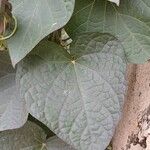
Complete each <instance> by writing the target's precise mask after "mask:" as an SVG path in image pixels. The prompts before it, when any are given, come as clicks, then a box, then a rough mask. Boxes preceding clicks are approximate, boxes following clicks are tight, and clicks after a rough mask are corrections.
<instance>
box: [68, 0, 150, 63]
mask: <svg viewBox="0 0 150 150" xmlns="http://www.w3.org/2000/svg"><path fill="white" fill-rule="evenodd" d="M149 16H150V1H149V0H121V1H120V5H119V7H117V6H116V5H115V4H113V3H111V2H109V1H107V0H82V1H80V0H76V8H75V12H74V14H73V17H72V19H71V20H70V22H69V23H68V26H67V27H66V30H67V31H68V34H69V35H70V37H71V38H72V39H74V37H75V36H77V35H79V34H80V33H83V32H101V33H105V32H106V33H110V34H112V35H114V36H116V37H117V38H118V39H119V41H120V42H121V43H122V45H123V47H124V50H125V53H126V56H127V59H128V61H129V62H131V63H144V62H145V61H147V60H148V59H149V58H150V17H149Z"/></svg>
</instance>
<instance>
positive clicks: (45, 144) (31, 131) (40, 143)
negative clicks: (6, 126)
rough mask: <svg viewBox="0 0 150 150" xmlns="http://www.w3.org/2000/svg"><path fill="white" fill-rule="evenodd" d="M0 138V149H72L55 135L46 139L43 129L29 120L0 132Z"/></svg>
mask: <svg viewBox="0 0 150 150" xmlns="http://www.w3.org/2000/svg"><path fill="white" fill-rule="evenodd" d="M0 139H1V140H0V149H1V150H73V149H72V148H71V147H70V146H69V145H67V144H65V143H64V142H63V141H61V140H60V139H58V138H57V137H56V136H55V137H52V138H49V139H48V141H46V135H45V133H44V131H43V130H42V129H41V128H40V127H39V126H37V125H36V124H34V123H32V122H29V121H28V122H27V123H26V124H25V125H24V126H23V127H22V128H20V129H17V130H10V131H3V132H0ZM60 146H61V147H60Z"/></svg>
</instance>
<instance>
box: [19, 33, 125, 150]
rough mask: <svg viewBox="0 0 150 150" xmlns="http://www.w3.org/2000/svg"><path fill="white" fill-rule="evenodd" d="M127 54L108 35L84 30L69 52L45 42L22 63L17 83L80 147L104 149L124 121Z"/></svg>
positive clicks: (34, 109)
mask: <svg viewBox="0 0 150 150" xmlns="http://www.w3.org/2000/svg"><path fill="white" fill-rule="evenodd" d="M125 71H126V57H125V54H124V50H123V48H122V46H121V45H120V43H119V41H118V40H117V39H116V38H115V37H113V36H111V35H109V34H100V33H85V34H82V35H80V36H78V37H77V38H76V39H75V40H74V42H73V43H72V45H71V48H70V54H69V53H67V52H66V50H65V49H63V48H62V47H60V46H58V45H57V44H55V43H52V42H49V41H48V42H47V41H44V42H42V43H40V44H39V45H37V46H36V47H35V49H34V50H33V52H32V53H31V54H30V55H28V56H27V57H26V58H25V59H24V60H23V61H21V62H20V63H19V64H18V68H17V83H18V84H19V87H20V92H21V96H22V98H25V100H26V103H27V105H28V110H29V112H30V113H31V115H33V116H34V117H35V118H37V119H38V120H40V121H41V122H43V123H44V124H46V125H47V126H48V127H49V128H50V129H51V130H52V131H53V132H54V133H56V135H57V136H59V137H60V138H61V139H63V140H64V141H65V142H67V143H68V144H70V145H72V146H73V147H75V148H76V149H78V150H87V149H88V150H100V149H105V148H106V147H107V146H108V144H109V142H110V140H111V138H112V136H113V133H114V130H115V126H116V124H117V122H118V120H119V116H120V113H121V108H122V104H123V99H124V93H125V87H126V84H125Z"/></svg>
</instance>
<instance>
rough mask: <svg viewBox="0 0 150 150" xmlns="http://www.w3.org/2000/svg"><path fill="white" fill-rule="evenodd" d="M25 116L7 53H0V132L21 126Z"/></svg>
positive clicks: (24, 106)
mask: <svg viewBox="0 0 150 150" xmlns="http://www.w3.org/2000/svg"><path fill="white" fill-rule="evenodd" d="M27 116H28V113H27V110H26V105H25V101H24V99H21V96H20V95H19V89H18V86H17V85H16V81H15V70H14V69H13V67H12V65H11V62H10V58H9V55H8V52H5V51H4V52H0V131H3V130H8V129H15V128H19V127H21V126H23V124H24V123H25V122H26V120H27Z"/></svg>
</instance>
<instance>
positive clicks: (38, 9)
mask: <svg viewBox="0 0 150 150" xmlns="http://www.w3.org/2000/svg"><path fill="white" fill-rule="evenodd" d="M11 2H12V5H13V13H14V15H15V16H16V17H17V20H18V30H17V33H16V34H15V36H13V37H12V38H11V39H10V40H9V41H8V46H9V51H10V55H11V59H12V63H13V65H15V64H16V63H18V62H19V61H20V60H21V59H22V58H24V57H25V56H26V55H27V54H28V53H29V52H30V51H31V50H32V49H33V48H34V47H35V46H36V45H37V44H38V42H39V41H40V40H42V39H43V38H44V37H45V36H47V35H48V34H50V33H51V32H53V31H55V30H57V29H59V28H61V27H62V26H64V25H65V24H66V23H67V22H68V21H69V19H70V17H71V15H72V13H73V9H74V0H67V1H66V0H32V1H31V0H11Z"/></svg>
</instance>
